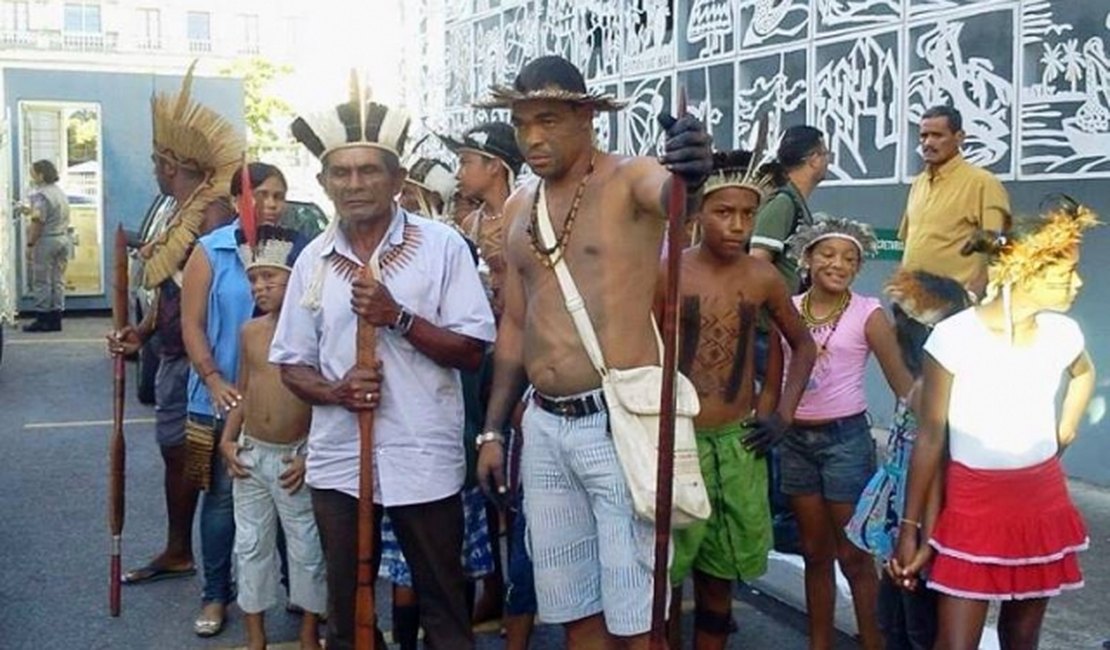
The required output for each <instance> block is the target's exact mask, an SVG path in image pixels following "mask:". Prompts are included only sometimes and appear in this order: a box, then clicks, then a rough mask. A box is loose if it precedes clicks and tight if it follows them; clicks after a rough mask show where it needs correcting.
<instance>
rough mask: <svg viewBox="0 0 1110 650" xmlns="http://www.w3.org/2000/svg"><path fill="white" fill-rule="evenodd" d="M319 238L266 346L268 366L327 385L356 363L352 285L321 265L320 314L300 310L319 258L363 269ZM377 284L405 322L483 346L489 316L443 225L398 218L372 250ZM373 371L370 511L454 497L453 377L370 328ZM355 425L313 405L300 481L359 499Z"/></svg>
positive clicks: (292, 282) (470, 269)
mask: <svg viewBox="0 0 1110 650" xmlns="http://www.w3.org/2000/svg"><path fill="white" fill-rule="evenodd" d="M328 239H329V238H327V237H324V236H320V237H317V238H316V239H314V240H313V241H312V242H311V243H310V244H309V245H308V246H307V247H306V248H305V250H304V252H303V253H302V254H301V255H300V257H299V258H298V259H297V262H296V264H295V265H294V267H293V273H292V275H291V276H290V278H289V286H288V289H287V290H286V294H285V303H284V305H283V306H282V310H281V318H280V319H279V320H278V326H277V332H276V333H275V335H274V342H273V345H272V346H271V348H270V362H271V363H278V364H290V365H307V366H312V367H314V368H316V369H318V370H319V371H320V373H321V374H322V375H323V376H324V377H325V378H326V379H328V380H331V381H335V380H338V379H341V378H342V377H343V376H344V375H345V374H346V373H347V371H348V370H349V369H350V368H351V367H353V366H354V365H355V357H356V349H355V348H356V345H355V338H356V337H355V333H356V329H357V317H356V316H355V313H354V312H353V311H352V310H351V285H350V281H349V280H348V279H347V277H346V276H345V275H342V274H341V273H339V272H338V271H337V270H336V267H335V266H334V265H333V264H331V263H329V264H328V265H327V272H326V275H325V276H324V283H323V288H322V294H321V295H322V301H321V307H320V309H319V310H317V311H313V310H312V309H310V308H307V307H304V306H302V305H301V297H302V295H303V294H304V292H305V288H306V287H307V286H308V284H309V283H310V282H311V281H312V278H313V273H314V271H315V269H316V266H317V262H318V261H319V259H320V257H321V256H328V255H334V256H338V257H339V258H341V259H342V260H343V263H345V264H348V265H349V264H350V263H354V264H355V265H357V266H358V267H361V266H362V264H361V263H360V262H359V261H358V258H357V257H356V256H355V255H354V253H353V252H352V251H351V247H350V245H349V243H348V242H347V240H346V238H345V237H344V235H343V231H342V230H338V231H337V232H336V236H335V239H334V242H329V241H328ZM379 250H380V259H381V267H382V282H383V283H384V284H385V286H386V287H387V288H388V289H389V291H390V293H391V294H393V298H394V299H395V300H396V301H397V302H398V304H400V305H401V306H403V307H405V308H406V309H408V310H409V311H411V312H412V313H414V314H416V315H417V316H420V317H422V318H424V319H426V320H428V321H429V322H431V323H432V324H433V325H436V326H438V327H442V328H446V329H448V330H451V331H452V332H456V333H459V334H464V335H466V336H469V337H472V338H475V339H480V340H482V341H487V342H490V341H493V339H494V335H495V329H494V322H493V313H492V312H491V311H490V307H489V302H488V301H487V300H486V294H485V290H484V289H483V288H482V282H481V280H479V279H478V271H477V269H476V268H475V265H474V258H473V257H472V256H471V254H470V249H469V248H468V247H467V245H466V242H465V241H464V240H463V238H462V236H461V235H459V234H458V233H457V232H455V230H454V229H452V228H450V227H449V226H445V225H443V224H441V223H436V222H434V221H431V220H429V219H425V218H423V217H418V216H415V215H413V214H411V213H407V212H405V211H404V210H401V209H398V210H397V212H396V213H395V214H394V216H393V220H392V222H391V223H390V227H389V231H388V232H387V233H386V235H385V237H384V238H383V240H382V244H381V246H380V248H379ZM377 354H378V358H379V359H380V360H381V362H382V391H381V400H380V406H379V407H378V409H377V411H376V413H375V416H374V458H375V465H374V501H375V502H376V503H381V504H383V505H386V506H400V505H408V504H414V503H427V502H429V501H435V500H438V499H442V498H445V497H447V496H450V495H452V494H454V493H456V492H458V491H459V490H460V489H461V488H462V484H463V478H464V475H465V473H466V455H465V453H464V449H463V446H462V445H463V444H464V442H463V398H462V384H461V382H460V379H459V371H458V370H455V369H453V368H446V367H444V366H441V365H439V364H437V363H436V362H434V361H432V360H431V359H429V358H428V357H426V356H425V355H423V354H422V353H420V352H418V351H417V350H416V348H414V347H413V346H412V344H411V343H409V342H408V341H407V340H405V339H404V338H403V337H402V336H400V335H398V334H396V333H394V332H391V331H389V330H388V329H385V328H379V329H378V348H377ZM358 451H359V433H358V418H357V416H356V415H355V414H354V413H352V412H350V411H348V410H347V409H345V408H343V407H341V406H313V407H312V428H311V429H310V431H309V436H308V457H307V461H306V466H307V473H306V482H307V483H308V485H309V486H311V487H313V488H317V489H328V490H339V491H341V492H344V493H346V494H350V495H351V496H356V497H357V496H358V465H359V461H358Z"/></svg>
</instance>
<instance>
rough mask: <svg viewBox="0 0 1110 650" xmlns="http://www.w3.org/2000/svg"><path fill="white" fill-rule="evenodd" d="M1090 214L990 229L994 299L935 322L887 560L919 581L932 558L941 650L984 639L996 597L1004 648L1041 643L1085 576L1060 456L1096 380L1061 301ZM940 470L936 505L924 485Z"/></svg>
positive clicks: (1074, 275) (1058, 213)
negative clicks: (1049, 613) (895, 537)
mask: <svg viewBox="0 0 1110 650" xmlns="http://www.w3.org/2000/svg"><path fill="white" fill-rule="evenodd" d="M1095 223H1097V222H1096V220H1095V216H1094V214H1093V213H1091V212H1090V211H1089V210H1087V209H1086V208H1084V207H1081V206H1076V205H1074V204H1070V205H1066V206H1062V207H1060V208H1058V209H1056V210H1054V211H1053V212H1051V213H1050V214H1049V215H1048V216H1047V217H1046V218H1045V219H1043V220H1041V221H1039V222H1038V223H1037V224H1036V225H1034V226H1032V227H1031V228H1030V229H1029V230H1027V231H1026V232H1025V233H1024V234H1023V235H1020V236H1015V237H999V238H997V239H991V240H989V241H988V240H983V241H985V242H987V243H986V245H985V246H984V247H983V250H986V251H988V252H990V253H992V254H993V255H992V261H991V265H990V285H989V289H988V300H987V301H985V302H984V304H982V305H980V306H978V307H974V308H972V309H968V310H966V311H964V312H961V313H959V314H956V315H955V316H952V317H950V318H948V319H947V320H945V321H944V322H942V323H941V324H939V325H938V326H937V327H936V329H935V330H934V331H933V334H932V335H931V336H930V338H929V340H928V342H927V343H926V344H925V350H926V352H927V353H928V357H927V358H926V362H925V369H924V370H925V372H924V387H923V391H924V392H923V395H922V407H921V413H920V414H919V424H920V428H919V431H918V438H917V442H916V445H915V447H914V451H913V459H912V462H911V467H910V478H909V491H908V496H907V503H906V510H905V516H904V518H903V519H902V520H901V525H902V533H903V534H902V535H900V536H899V541H898V552H897V554H896V558H895V559H894V560H893V561H892V563H891V571H892V573H893V574H894V575H895V576H896V577H897V578H898V579H899V580H900V581H901V582H902V586H904V587H907V588H913V587H914V586H916V579H917V576H918V574H919V572H921V571H922V569H924V568H926V566H927V564H928V563H929V561H930V560H931V561H932V565H931V567H930V568H929V569H928V586H929V587H930V588H932V589H935V590H936V591H938V592H939V593H940V600H939V603H938V619H939V620H938V624H939V629H938V637H937V643H936V648H940V649H943V650H961V649H964V648H966V649H968V650H974V649H975V648H978V644H979V637H980V635H981V634H982V631H983V623H984V620H985V619H986V616H987V607H988V605H989V602H990V601H992V600H999V601H1002V606H1001V613H1000V616H999V620H998V632H999V637H1000V640H1001V642H1002V647H1003V648H1005V649H1016V648H1036V646H1037V639H1038V635H1039V633H1040V627H1041V622H1042V620H1043V618H1044V612H1045V608H1046V606H1047V604H1048V598H1049V597H1051V596H1054V595H1056V594H1058V593H1060V592H1061V591H1063V590H1066V589H1076V588H1078V587H1081V586H1082V585H1083V578H1082V575H1081V573H1080V571H1079V562H1078V559H1077V557H1076V554H1077V553H1078V552H1079V551H1082V550H1085V549H1086V548H1087V543H1088V541H1087V532H1086V527H1085V526H1084V524H1083V520H1082V518H1081V517H1080V515H1079V512H1078V511H1077V510H1076V509H1075V506H1074V505H1072V502H1071V499H1070V498H1069V497H1068V492H1067V484H1066V482H1065V477H1064V473H1063V470H1062V469H1061V467H1060V463H1059V456H1060V454H1061V453H1062V452H1063V450H1064V448H1065V447H1066V446H1067V445H1068V444H1069V443H1071V442H1072V440H1074V438H1075V434H1076V430H1077V428H1078V425H1079V420H1080V417H1081V416H1082V414H1083V412H1084V411H1085V410H1086V407H1087V403H1088V402H1089V401H1090V398H1091V395H1092V392H1093V390H1094V378H1095V374H1094V369H1093V367H1092V365H1091V359H1090V357H1089V356H1088V354H1087V352H1086V349H1085V347H1084V340H1083V334H1082V333H1081V332H1080V330H1079V327H1078V325H1077V324H1076V323H1075V321H1074V320H1072V319H1071V318H1069V317H1067V316H1065V315H1064V312H1066V311H1067V310H1068V309H1069V308H1070V307H1071V305H1072V302H1073V301H1074V300H1075V296H1076V293H1077V292H1078V291H1079V288H1080V286H1082V281H1081V280H1080V279H1079V274H1078V271H1077V265H1078V262H1079V243H1080V240H1081V238H1082V233H1083V231H1084V230H1085V229H1086V228H1088V227H1090V226H1092V225H1094V224H1095ZM1065 373H1066V374H1065ZM1061 376H1065V377H1066V378H1067V391H1066V394H1065V397H1064V403H1063V407H1062V409H1061V411H1060V420H1059V422H1057V421H1056V394H1057V390H1058V388H1059V385H1060V377H1061ZM946 451H947V453H948V456H949V458H950V460H949V461H948V462H947V466H946V467H945V452H946ZM942 468H944V469H945V470H946V471H945V473H944V475H943V477H942V475H941V470H942ZM941 480H943V482H944V496H943V501H941V502H940V503H938V502H937V498H938V497H937V496H936V495H938V494H939V490H931V489H930V488H932V487H935V483H934V482H935V481H941ZM930 495H932V496H930ZM906 533H919V534H906ZM923 540H928V543H923Z"/></svg>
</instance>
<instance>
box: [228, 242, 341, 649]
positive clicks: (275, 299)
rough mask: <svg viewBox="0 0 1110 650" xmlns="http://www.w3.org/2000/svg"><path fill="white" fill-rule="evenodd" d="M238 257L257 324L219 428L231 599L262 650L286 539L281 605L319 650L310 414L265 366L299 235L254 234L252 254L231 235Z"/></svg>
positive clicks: (244, 344)
mask: <svg viewBox="0 0 1110 650" xmlns="http://www.w3.org/2000/svg"><path fill="white" fill-rule="evenodd" d="M236 240H237V243H238V244H239V250H238V252H239V257H240V259H241V260H242V262H243V266H244V268H245V269H246V271H247V276H248V278H249V280H250V285H251V294H252V296H253V297H254V301H255V305H256V307H257V308H258V310H259V311H261V312H262V314H263V315H262V316H259V317H258V318H255V319H252V320H250V321H248V322H247V323H246V324H244V325H243V327H242V329H241V334H240V337H239V341H240V353H239V373H238V386H237V388H238V390H239V392H240V394H242V395H243V399H242V401H241V402H240V403H239V406H238V407H236V408H234V409H232V410H231V412H230V413H229V415H228V418H227V424H226V425H225V426H224V430H223V434H222V438H221V441H220V453H221V454H222V455H223V458H224V461H225V463H226V465H227V472H228V474H230V475H231V476H232V478H233V479H234V484H233V487H232V491H233V494H234V503H235V556H236V558H237V560H238V566H239V579H238V586H239V588H238V591H239V594H238V600H239V607H240V608H241V609H242V610H243V613H244V614H245V619H246V621H245V622H246V628H247V647H248V648H250V649H251V650H261V649H264V648H265V647H266V628H265V623H264V616H265V613H266V611H267V610H268V609H271V608H273V607H274V606H275V605H277V600H276V596H277V593H278V578H279V576H278V572H277V570H276V569H277V533H278V527H279V525H280V527H281V530H283V531H284V533H285V544H286V553H287V556H288V560H289V570H288V573H289V602H290V604H291V605H296V606H298V607H300V608H301V609H302V610H303V611H304V617H303V618H302V620H301V632H300V647H301V650H319V648H320V642H319V633H318V630H317V623H318V620H319V616H320V615H321V614H323V613H324V612H325V611H326V608H327V585H326V580H325V572H324V557H323V552H322V551H321V549H320V537H319V533H318V532H317V529H316V520H315V519H314V518H313V513H312V499H311V497H310V496H309V491H308V490H307V489H304V476H305V459H304V446H305V439H306V437H307V436H308V427H309V422H310V420H311V418H312V411H311V408H310V407H309V405H308V404H306V403H304V402H303V401H301V400H300V399H298V398H297V396H296V395H294V394H293V393H292V392H291V391H290V390H289V389H288V388H286V387H285V386H284V385H283V384H282V382H281V371H280V369H279V368H278V367H277V366H275V365H273V364H271V363H270V362H269V360H268V358H267V357H268V355H269V350H270V344H271V342H272V341H273V338H274V332H275V331H276V329H277V324H278V315H279V314H280V312H281V306H282V303H283V302H284V301H285V288H286V285H287V284H288V282H289V273H290V272H291V271H292V265H293V262H294V260H295V259H296V257H297V252H298V251H297V240H298V233H297V232H296V231H294V230H290V229H286V228H281V227H278V226H273V225H269V224H264V225H262V226H259V228H258V234H257V240H256V242H255V243H254V245H253V246H252V245H251V243H249V242H247V241H246V238H245V237H244V235H243V231H242V230H237V231H236Z"/></svg>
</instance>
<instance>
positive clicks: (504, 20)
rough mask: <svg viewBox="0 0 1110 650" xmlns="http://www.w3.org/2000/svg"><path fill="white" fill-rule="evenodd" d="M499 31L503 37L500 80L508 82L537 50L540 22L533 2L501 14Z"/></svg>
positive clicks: (534, 55)
mask: <svg viewBox="0 0 1110 650" xmlns="http://www.w3.org/2000/svg"><path fill="white" fill-rule="evenodd" d="M501 33H502V35H503V36H504V38H505V42H504V48H505V50H504V52H505V54H504V57H503V58H502V60H503V61H504V64H503V66H502V69H501V82H502V83H506V84H509V83H512V81H513V78H515V77H516V74H517V73H518V72H520V69H521V68H522V67H524V63H525V62H526V61H529V60H531V59H533V58H535V57H536V54H537V51H538V50H537V48H538V46H539V39H540V23H539V16H538V14H537V13H536V5H535V3H533V2H531V1H530V0H529V2H525V3H523V4H521V5H520V6H518V7H516V8H513V9H509V10H507V11H505V12H504V13H503V14H501Z"/></svg>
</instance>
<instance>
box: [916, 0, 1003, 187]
mask: <svg viewBox="0 0 1110 650" xmlns="http://www.w3.org/2000/svg"><path fill="white" fill-rule="evenodd" d="M1013 39H1014V12H1013V10H1012V9H1002V10H994V11H986V12H984V13H980V14H973V15H970V16H961V17H959V18H952V19H950V20H941V21H938V22H935V23H923V24H920V25H916V26H914V27H911V28H910V30H909V44H908V47H907V50H908V57H909V58H908V64H909V67H908V69H909V74H908V78H907V80H906V84H905V90H904V92H905V93H906V119H907V121H908V122H907V124H906V141H907V143H908V145H909V146H907V148H906V150H907V153H908V156H907V157H906V171H907V175H909V176H912V175H914V174H916V173H917V171H918V170H920V169H921V160H920V156H919V155H918V147H917V126H918V123H919V122H920V120H921V114H922V113H923V112H924V111H925V110H926V109H927V108H929V107H930V106H934V105H937V104H951V105H953V106H955V107H956V108H957V109H959V111H960V113H962V115H963V121H964V131H965V132H966V133H967V139H966V141H965V145H964V153H965V155H966V157H967V159H968V160H969V161H971V162H972V163H974V164H976V165H979V166H981V167H986V168H988V169H990V170H991V171H993V172H995V173H996V174H1001V175H1004V176H1007V177H1009V176H1011V175H1012V174H1013V173H1014V172H1013V167H1014V165H1013V163H1014V155H1013V147H1014V144H1015V138H1014V108H1015V92H1014V82H1013V78H1014V61H1013V42H1014V41H1013Z"/></svg>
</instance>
